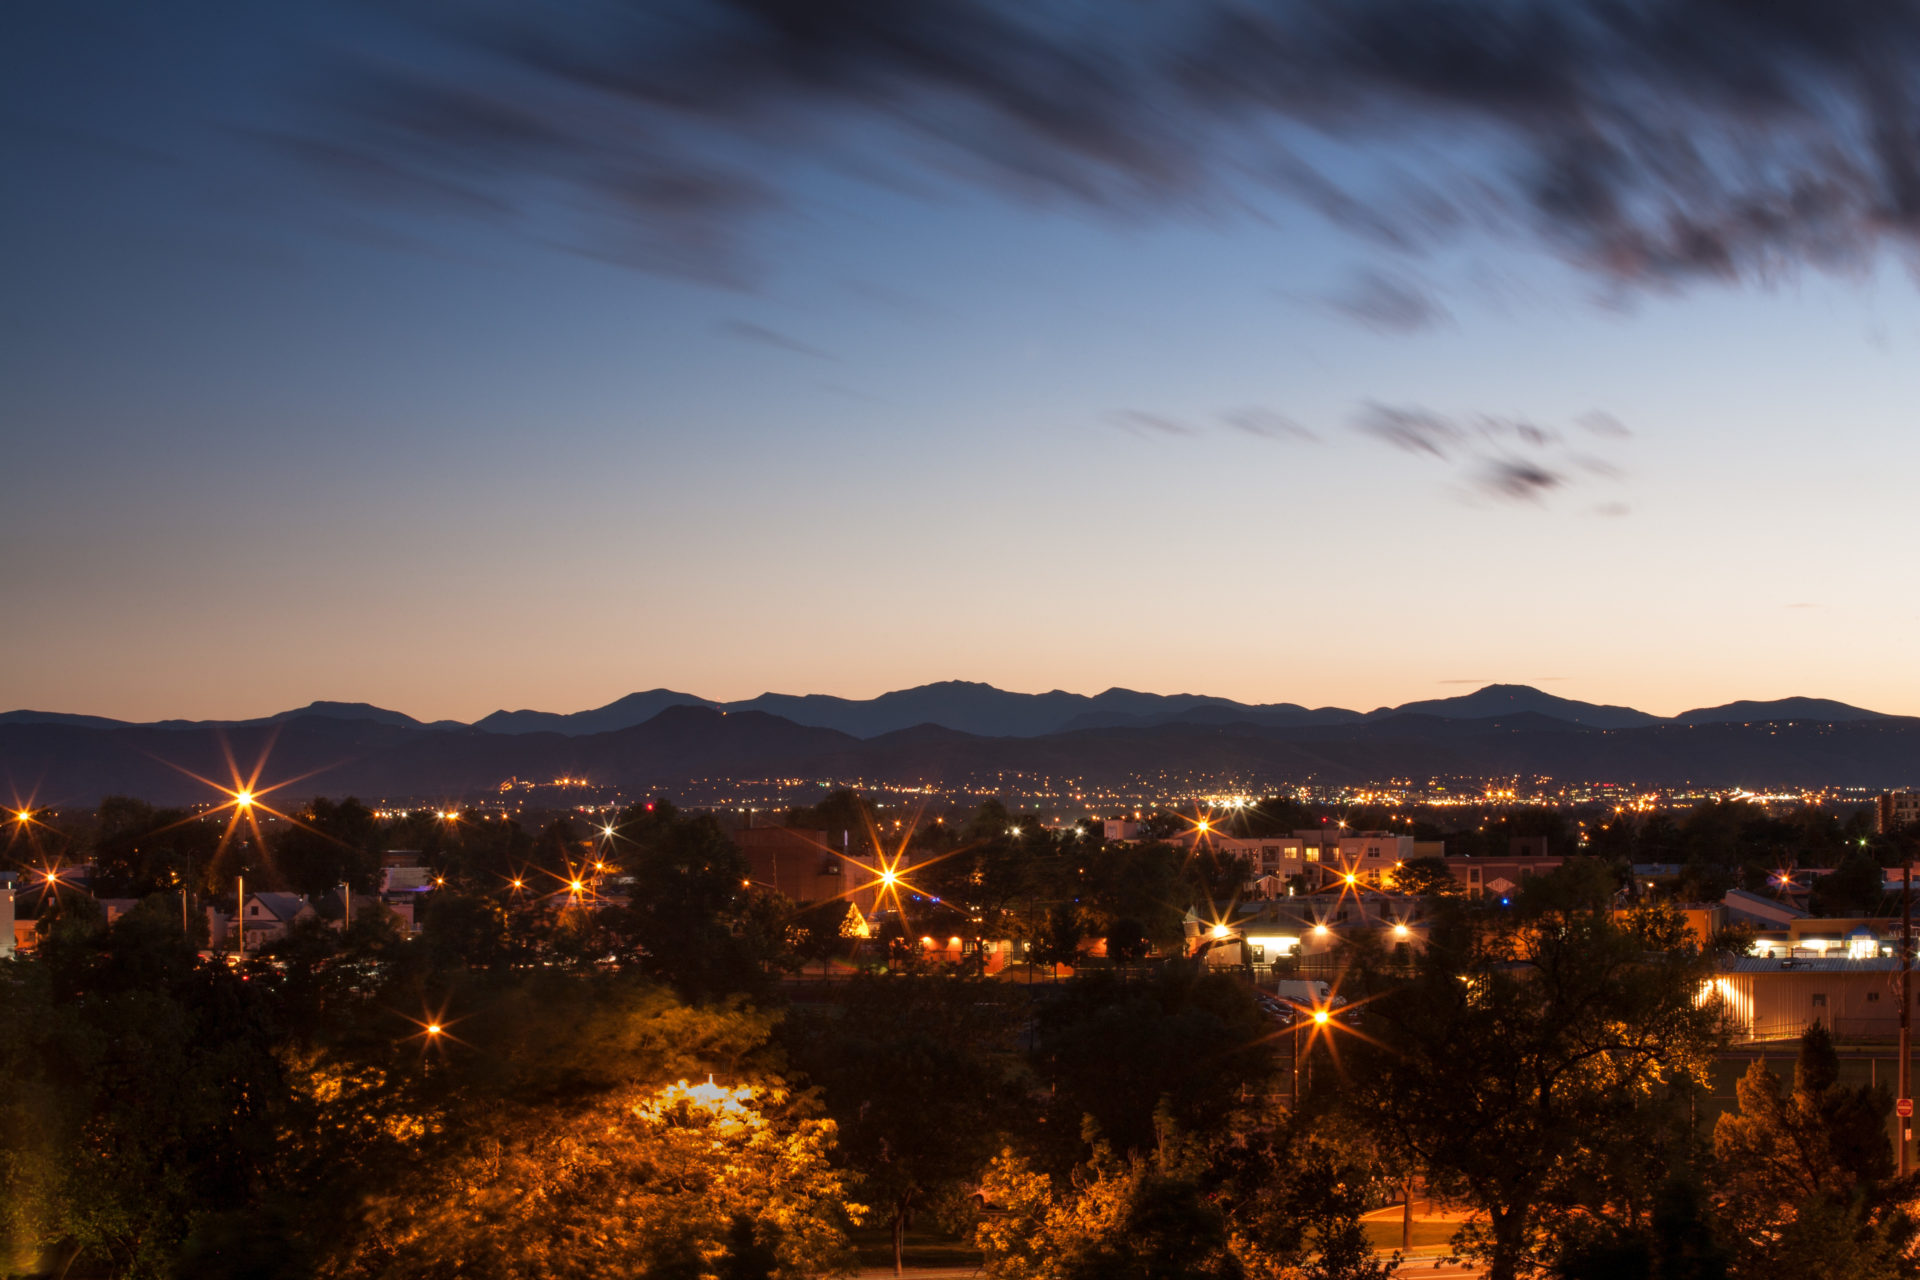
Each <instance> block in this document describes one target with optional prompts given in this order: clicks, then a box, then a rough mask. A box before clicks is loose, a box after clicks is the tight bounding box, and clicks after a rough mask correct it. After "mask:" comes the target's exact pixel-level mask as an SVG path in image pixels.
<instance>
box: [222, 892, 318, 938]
mask: <svg viewBox="0 0 1920 1280" xmlns="http://www.w3.org/2000/svg"><path fill="white" fill-rule="evenodd" d="M316 914H317V913H316V912H315V911H314V909H313V907H312V905H311V904H310V903H308V902H307V900H306V899H305V898H303V897H301V896H300V895H299V894H297V893H250V894H248V895H247V905H246V907H245V909H244V910H242V911H241V913H240V927H241V929H242V930H243V934H242V936H243V937H244V938H245V940H246V944H247V945H246V949H247V950H248V951H252V950H253V949H254V948H256V947H262V946H265V945H266V944H267V943H269V942H272V941H274V940H276V939H278V938H284V937H285V936H286V935H287V930H288V929H290V928H292V927H293V922H294V921H295V920H304V919H306V918H308V917H309V916H313V915H316Z"/></svg>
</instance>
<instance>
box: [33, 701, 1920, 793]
mask: <svg viewBox="0 0 1920 1280" xmlns="http://www.w3.org/2000/svg"><path fill="white" fill-rule="evenodd" d="M269 752H270V755H271V769H270V770H269V779H267V780H270V779H271V778H273V777H300V776H304V775H308V774H311V775H312V781H311V782H303V783H302V784H300V790H301V792H302V793H303V794H331V795H343V794H348V793H352V794H357V795H360V796H361V797H363V798H367V799H387V800H400V799H427V798H438V799H440V800H441V801H442V802H451V801H455V800H459V799H463V798H477V797H480V796H482V795H485V794H488V793H495V794H497V792H498V790H499V787H500V785H501V784H502V783H503V782H504V781H505V780H507V779H510V778H520V779H530V780H539V781H545V780H549V779H553V778H560V777H576V778H578V777H585V778H590V779H592V780H593V781H594V782H596V783H599V784H602V785H606V786H611V787H617V788H620V789H622V790H623V791H625V792H627V793H628V794H635V793H638V792H641V791H645V790H647V789H661V790H667V791H670V792H671V791H674V790H676V789H677V788H679V787H681V786H683V785H684V784H687V783H689V782H693V781H695V780H708V781H711V780H714V779H725V778H734V779H765V778H803V779H808V780H815V781H829V780H831V781H834V782H854V781H860V782H865V783H868V784H874V783H891V784H902V785H929V786H934V787H960V786H970V787H975V788H979V787H987V788H989V789H1000V790H1008V791H1011V790H1015V789H1017V787H1016V785H1010V784H1008V782H1007V780H1008V779H1012V778H1021V779H1028V780H1031V779H1039V778H1052V779H1056V780H1058V779H1067V778H1073V779H1077V780H1078V783H1077V785H1078V786H1080V787H1085V788H1087V789H1104V788H1137V789H1140V790H1143V791H1145V792H1147V793H1152V792H1153V791H1154V789H1155V788H1156V787H1158V788H1167V787H1169V786H1171V785H1173V782H1172V780H1175V779H1178V780H1181V782H1180V783H1179V784H1178V785H1184V786H1188V787H1190V788H1192V789H1204V788H1206V787H1207V785H1208V781H1209V780H1214V781H1216V782H1218V783H1219V784H1222V785H1226V784H1238V785H1253V784H1266V785H1278V784H1282V783H1288V782H1292V783H1306V782H1317V783H1320V784H1323V785H1343V784H1353V783H1362V782H1369V781H1379V780H1383V779H1386V778H1392V777H1402V778H1405V777H1413V778H1429V777H1438V776H1458V777H1499V776H1511V775H1515V774H1527V775H1546V776H1551V777H1555V778H1561V779H1568V780H1584V781H1614V782H1620V783H1631V784H1640V785H1646V786H1677V785H1682V784H1687V783H1692V784H1695V785H1701V786H1732V785H1747V786H1755V787H1760V786H1821V785H1855V786H1867V787H1895V786H1908V785H1911V784H1913V783H1914V782H1915V781H1916V780H1920V719H1915V718H1911V717H1904V716H1886V715H1881V714H1879V713H1876V712H1872V711H1866V710H1863V709H1861V708H1858V707H1851V706H1847V705H1846V704H1844V703H1838V702H1829V701H1824V700H1819V699H1810V698H1791V699H1784V700H1781V701H1778V702H1734V703H1728V704H1726V705H1725V706H1721V707H1704V708H1699V709H1697V710H1694V711H1689V712H1686V713H1684V714H1682V715H1679V716H1670V717H1660V716H1653V715H1650V714H1648V713H1646V712H1642V711H1637V710H1634V709H1633V708H1630V707H1614V706H1601V705H1596V704H1593V703H1586V702H1577V701H1573V700H1571V699H1566V698H1560V697H1556V696H1554V695H1552V694H1548V693H1545V692H1543V691H1541V690H1538V689H1534V688H1531V687H1528V686H1524V685H1489V686H1487V687H1486V688H1483V689H1479V690H1477V691H1475V692H1473V693H1469V694H1465V695H1462V696H1460V697H1455V698H1443V699H1435V700H1428V701H1422V702H1416V703H1409V704H1406V705H1404V706H1400V707H1390V708H1380V709H1378V710H1375V711H1371V712H1366V713H1360V712H1355V711H1347V710H1341V709H1338V708H1320V709H1308V708H1305V707H1301V706H1296V705H1293V704H1288V703H1279V704H1257V705H1250V704H1243V703H1236V702H1232V701H1229V700H1227V699H1224V698H1209V697H1202V696H1198V695H1172V696H1163V695H1155V694H1142V693H1136V692H1133V691H1131V690H1120V689H1115V690H1108V691H1107V692H1106V693H1103V694H1098V695H1094V696H1092V697H1088V696H1084V695H1079V694H1069V693H1063V692H1059V691H1055V692H1053V693H1046V694H1017V693H1008V692H1006V691H1004V690H1000V689H995V688H992V687H991V686H989V685H983V684H967V683H961V682H951V683H946V684H935V685H926V686H922V687H921V688H918V689H909V690H902V691H900V692H897V693H891V694H886V695H883V696H881V697H879V698H873V699H869V700H864V701H857V700H849V699H842V698H831V697H823V696H817V695H816V696H809V697H790V696H786V695H763V696H762V697H761V698H756V699H751V700H748V701H746V702H738V703H714V702H711V701H709V700H706V699H701V698H697V697H693V696H690V695H686V694H680V693H677V692H674V691H672V690H665V689H657V690H650V691H647V692H644V693H636V694H632V695H630V696H628V697H626V698H623V699H621V700H619V701H618V702H614V703H610V704H608V705H607V706H605V707H600V708H596V709H594V710H591V711H584V712H577V713H574V714H571V715H555V714H553V713H548V712H539V711H510V712H509V711H502V712H496V713H494V714H493V715H491V716H487V717H485V718H483V719H482V720H480V721H477V722H476V723H474V724H471V725H465V724H459V723H457V722H451V721H439V722H434V723H422V722H420V721H418V720H415V719H413V718H412V717H409V716H406V715H402V714H401V713H399V712H394V711H387V710H383V709H381V708H378V707H374V706H371V705H368V704H364V703H340V702H322V703H314V704H312V705H311V706H308V707H302V708H299V709H297V710H295V711H290V712H285V713H282V714H280V715H277V716H266V717H260V718H258V719H254V720H246V721H225V722H215V721H199V722H190V721H180V720H171V721H161V722H157V723H152V724H130V723H125V722H120V721H115V720H109V719H104V718H101V717H93V716H76V715H65V714H58V713H44V712H32V711H15V712H7V713H0V789H10V790H11V792H12V794H13V796H14V797H18V798H21V799H25V798H28V797H32V798H35V799H36V800H37V802H39V803H63V804H87V805H90V804H92V803H94V802H95V801H97V800H98V799H99V797H101V796H103V795H107V794H115V793H123V794H132V795H140V796H144V797H146V798H148V799H150V800H154V801H156V802H161V803H190V802H193V801H196V800H205V799H208V798H209V796H210V793H209V792H208V790H207V788H206V786H205V785H204V784H203V783H200V782H197V781H195V780H194V779H193V778H192V777H190V776H189V774H190V773H191V774H199V775H201V776H202V777H207V778H221V779H223V778H226V777H227V776H228V773H229V770H228V766H227V763H226V762H227V760H228V759H229V758H230V757H229V753H231V758H233V759H238V760H242V761H251V760H253V759H256V758H258V757H260V756H261V755H263V754H267V753H269ZM5 798H7V797H6V796H5V794H4V793H0V799H5Z"/></svg>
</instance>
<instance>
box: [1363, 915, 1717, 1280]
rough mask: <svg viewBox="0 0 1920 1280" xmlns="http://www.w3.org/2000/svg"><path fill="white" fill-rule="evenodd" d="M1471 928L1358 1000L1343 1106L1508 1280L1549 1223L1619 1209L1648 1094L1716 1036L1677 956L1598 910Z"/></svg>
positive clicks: (1531, 1254)
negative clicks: (1387, 986) (1351, 1083)
mask: <svg viewBox="0 0 1920 1280" xmlns="http://www.w3.org/2000/svg"><path fill="white" fill-rule="evenodd" d="M1536 883H1537V882H1536ZM1550 896H1551V897H1553V898H1559V897H1562V896H1566V897H1568V898H1578V897H1579V896H1580V895H1576V894H1568V895H1562V894H1560V893H1559V892H1558V891H1557V890H1556V891H1551V892H1550ZM1474 924H1475V922H1473V921H1471V920H1467V921H1463V922H1458V923H1456V922H1445V923H1444V924H1443V927H1437V928H1436V930H1435V932H1434V935H1433V937H1432V939H1431V941H1430V944H1429V946H1428V949H1427V952H1426V954H1425V955H1424V956H1423V957H1422V960H1421V964H1420V968H1419V971H1418V973H1417V976H1416V977H1415V979H1414V981H1413V982H1411V983H1410V984H1408V985H1406V986H1405V987H1402V988H1399V989H1396V990H1389V991H1387V992H1386V993H1385V994H1383V995H1381V996H1380V997H1379V998H1378V999H1376V1000H1375V1001H1374V1002H1373V1003H1372V1004H1371V1005H1370V1006H1369V1007H1368V1010H1367V1031H1368V1035H1369V1037H1371V1038H1372V1039H1374V1040H1377V1041H1378V1047H1376V1046H1375V1045H1374V1044H1372V1043H1369V1042H1368V1041H1359V1042H1358V1043H1354V1044H1352V1045H1351V1052H1352V1054H1353V1056H1354V1058H1356V1059H1357V1060H1358V1061H1357V1065H1356V1066H1355V1067H1354V1071H1353V1078H1354V1079H1355V1081H1356V1083H1357V1086H1358V1087H1357V1088H1356V1089H1355V1090H1354V1091H1353V1094H1352V1095H1351V1102H1352V1104H1353V1105H1354V1106H1356V1108H1357V1111H1356V1114H1357V1115H1359V1116H1363V1117H1366V1118H1367V1120H1368V1122H1369V1123H1370V1124H1372V1125H1373V1126H1374V1128H1375V1131H1376V1132H1378V1133H1380V1134H1381V1135H1382V1136H1383V1137H1384V1138H1385V1139H1386V1140H1387V1141H1388V1143H1389V1144H1390V1145H1391V1146H1392V1147H1393V1148H1394V1149H1396V1150H1397V1151H1398V1152H1399V1153H1400V1154H1401V1155H1402V1156H1403V1157H1404V1158H1405V1159H1406V1160H1407V1161H1408V1162H1410V1163H1413V1164H1416V1165H1417V1166H1419V1167H1421V1168H1423V1169H1425V1170H1426V1172H1427V1175H1428V1179H1429V1182H1430V1184H1431V1185H1434V1186H1436V1187H1437V1188H1440V1189H1442V1190H1445V1191H1450V1192H1452V1193H1453V1194H1455V1195H1458V1196H1461V1197H1463V1198H1465V1199H1466V1200H1468V1201H1469V1202H1470V1203H1472V1204H1473V1205H1475V1206H1476V1207H1477V1208H1479V1209H1481V1210H1483V1211H1484V1212H1485V1214H1486V1219H1485V1223H1486V1225H1485V1227H1484V1228H1474V1227H1470V1228H1469V1229H1467V1230H1465V1231H1463V1232H1462V1233H1461V1235H1459V1236H1458V1237H1456V1240H1457V1242H1458V1243H1459V1244H1460V1245H1461V1246H1463V1247H1465V1248H1467V1249H1468V1250H1470V1251H1471V1252H1473V1253H1474V1254H1476V1255H1478V1256H1480V1257H1483V1258H1485V1259H1486V1261H1487V1263H1488V1265H1489V1272H1488V1273H1489V1275H1490V1276H1491V1277H1492V1278H1493V1280H1512V1278H1513V1277H1514V1276H1516V1275H1518V1274H1519V1273H1520V1272H1521V1270H1522V1269H1524V1268H1527V1267H1530V1266H1533V1265H1536V1264H1537V1263H1538V1262H1539V1261H1540V1259H1541V1258H1542V1257H1543V1256H1545V1255H1546V1254H1548V1253H1550V1252H1551V1241H1550V1239H1549V1238H1548V1237H1549V1233H1550V1231H1551V1229H1552V1228H1553V1226H1554V1225H1555V1224H1556V1223H1558V1222H1561V1221H1564V1220H1565V1219H1567V1218H1568V1217H1569V1216H1581V1217H1585V1216H1588V1215H1594V1214H1598V1215H1600V1216H1602V1217H1605V1216H1607V1215H1608V1214H1611V1213H1620V1212H1625V1213H1629V1214H1630V1213H1632V1212H1635V1211H1636V1206H1637V1205H1639V1204H1640V1203H1642V1201H1643V1200H1644V1197H1645V1195H1646V1183H1647V1179H1648V1177H1649V1176H1650V1174H1652V1173H1657V1172H1659V1170H1658V1169H1657V1168H1652V1169H1650V1167H1649V1166H1648V1163H1647V1161H1648V1158H1649V1153H1650V1152H1653V1153H1657V1152H1658V1151H1659V1150H1660V1149H1662V1147H1663V1145H1664V1144H1663V1143H1660V1142H1658V1141H1656V1140H1654V1139H1653V1138H1651V1137H1650V1136H1649V1130H1650V1128H1651V1127H1652V1126H1653V1125H1655V1124H1656V1123H1657V1122H1658V1121H1659V1118H1660V1116H1659V1111H1658V1109H1657V1108H1655V1107H1654V1106H1652V1105H1650V1104H1651V1103H1652V1102H1653V1101H1655V1100H1657V1094H1658V1093H1659V1092H1660V1091H1662V1090H1663V1089H1664V1086H1665V1082H1666V1081H1668V1080H1670V1079H1672V1078H1674V1077H1675V1075H1676V1074H1677V1073H1681V1072H1687V1073H1690V1074H1697V1073H1698V1071H1699V1070H1700V1068H1701V1067H1702V1065H1703V1063H1704V1060H1705V1057H1706V1055H1707V1053H1708V1052H1709V1050H1710V1049H1711V1047H1712V1046H1713V1045H1714V1044H1715V1043H1716V1032H1717V1028H1716V1024H1715V1015H1714V1012H1713V1010H1712V1009H1711V1008H1708V1007H1703V1006H1700V1005H1697V1004H1696V1003H1695V999H1694V996H1695V993H1696V992H1697V990H1698V989H1699V984H1700V981H1701V974H1702V972H1703V971H1702V970H1701V969H1700V967H1699V965H1700V962H1699V960H1698V958H1697V956H1696V955H1695V953H1693V952H1692V951H1691V950H1688V951H1682V952H1677V953H1669V954H1654V955H1651V956H1649V955H1648V954H1647V953H1646V952H1645V950H1644V949H1643V944H1642V942H1641V941H1640V940H1639V939H1637V938H1635V937H1633V936H1632V935H1630V934H1629V933H1628V932H1626V931H1625V930H1622V929H1620V928H1618V927H1617V926H1615V925H1614V923H1613V922H1612V920H1611V918H1610V913H1608V912H1607V911H1605V910H1604V909H1598V910H1596V909H1593V908H1592V907H1590V906H1582V907H1579V908H1576V909H1572V910H1565V911H1561V910H1552V911H1547V910H1543V913H1542V914H1540V915H1539V916H1537V917H1535V918H1534V919H1533V920H1531V921H1530V922H1528V923H1526V924H1524V925H1522V926H1518V927H1516V928H1514V929H1512V930H1510V931H1506V932H1502V933H1495V934H1491V935H1489V934H1487V933H1486V932H1484V931H1482V930H1480V929H1477V928H1475V927H1474Z"/></svg>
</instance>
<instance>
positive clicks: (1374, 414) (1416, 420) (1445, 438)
mask: <svg viewBox="0 0 1920 1280" xmlns="http://www.w3.org/2000/svg"><path fill="white" fill-rule="evenodd" d="M1353 425H1354V429H1355V430H1357V431H1360V432H1361V433H1363V434H1365V435H1370V436H1373V437H1374V438H1375V439H1378V440H1384V441H1386V442H1387V443H1388V444H1390V445H1392V446H1393V447H1394V448H1396V449H1404V450H1405V451H1406V452H1408V453H1424V454H1426V455H1428V456H1429V457H1433V458H1447V457H1451V456H1452V455H1453V451H1454V449H1455V447H1456V446H1457V445H1458V444H1459V443H1460V441H1461V440H1462V439H1464V438H1465V436H1464V433H1463V432H1462V431H1461V430H1460V427H1459V426H1458V425H1457V424H1456V423H1455V422H1453V421H1452V419H1449V418H1444V417H1442V416H1440V415H1439V414H1437V413H1432V412H1430V411H1428V410H1426V409H1404V408H1398V407H1395V406H1393V405H1385V404H1377V403H1374V402H1372V401H1369V402H1368V403H1367V404H1365V405H1363V406H1362V407H1361V409H1360V412H1359V413H1358V414H1356V415H1355V416H1354V422H1353Z"/></svg>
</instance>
